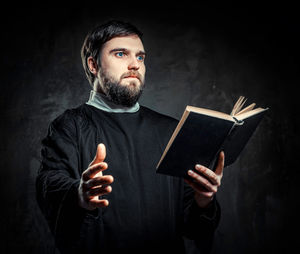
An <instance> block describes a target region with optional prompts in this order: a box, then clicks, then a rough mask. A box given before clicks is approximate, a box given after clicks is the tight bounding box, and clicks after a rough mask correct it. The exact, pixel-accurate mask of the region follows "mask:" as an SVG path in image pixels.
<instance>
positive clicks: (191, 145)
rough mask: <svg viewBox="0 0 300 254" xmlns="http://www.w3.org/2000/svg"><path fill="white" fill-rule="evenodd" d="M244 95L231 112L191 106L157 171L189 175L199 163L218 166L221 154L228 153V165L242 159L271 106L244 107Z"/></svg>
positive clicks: (252, 105)
mask: <svg viewBox="0 0 300 254" xmlns="http://www.w3.org/2000/svg"><path fill="white" fill-rule="evenodd" d="M244 103H245V99H244V97H240V98H239V100H238V101H237V103H236V104H235V106H234V108H233V110H232V112H231V114H230V115H229V114H225V113H222V112H217V111H213V110H208V109H203V108H196V107H191V106H187V107H186V110H185V111H184V113H183V115H182V118H181V120H180V121H179V123H178V125H177V127H176V129H175V131H174V133H173V135H172V137H171V139H170V141H169V143H168V145H167V147H166V149H165V151H164V153H163V155H162V157H161V159H160V161H159V163H158V165H157V173H161V174H166V175H171V176H177V177H187V176H188V175H187V171H188V170H189V169H192V170H194V167H195V165H196V164H201V165H204V166H206V167H208V168H210V169H214V167H215V163H216V161H217V158H218V155H219V153H220V152H221V151H224V153H225V165H224V166H225V167H226V166H229V165H231V164H232V163H234V162H235V160H236V159H237V158H238V156H239V155H240V153H241V152H242V150H243V148H244V147H245V146H246V144H247V142H248V141H249V139H250V137H251V136H252V135H253V133H254V131H255V129H256V127H257V126H258V124H259V123H260V121H261V120H262V118H263V116H264V114H265V112H266V110H267V109H263V108H257V109H254V110H253V108H254V105H255V104H251V105H249V106H248V107H247V108H245V109H243V110H242V106H243V105H244Z"/></svg>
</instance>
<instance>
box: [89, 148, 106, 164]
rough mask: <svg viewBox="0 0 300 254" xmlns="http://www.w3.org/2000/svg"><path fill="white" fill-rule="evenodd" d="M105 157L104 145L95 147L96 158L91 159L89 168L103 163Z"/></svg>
mask: <svg viewBox="0 0 300 254" xmlns="http://www.w3.org/2000/svg"><path fill="white" fill-rule="evenodd" d="M105 157H106V148H105V145H104V144H102V143H101V144H99V145H98V146H97V152H96V156H95V158H94V159H93V161H92V162H91V163H90V166H92V165H94V164H97V163H100V162H103V161H104V159H105Z"/></svg>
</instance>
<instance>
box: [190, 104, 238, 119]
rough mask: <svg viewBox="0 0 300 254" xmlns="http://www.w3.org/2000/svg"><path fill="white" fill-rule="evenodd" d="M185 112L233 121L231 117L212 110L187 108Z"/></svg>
mask: <svg viewBox="0 0 300 254" xmlns="http://www.w3.org/2000/svg"><path fill="white" fill-rule="evenodd" d="M186 110H188V111H191V112H196V113H200V114H203V115H207V116H213V117H217V118H221V119H225V120H229V121H234V120H233V119H232V116H230V115H228V114H226V113H223V112H219V111H216V110H212V109H207V108H197V107H193V106H187V107H186Z"/></svg>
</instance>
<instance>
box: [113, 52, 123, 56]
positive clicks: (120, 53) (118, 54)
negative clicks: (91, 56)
mask: <svg viewBox="0 0 300 254" xmlns="http://www.w3.org/2000/svg"><path fill="white" fill-rule="evenodd" d="M115 55H116V56H117V57H123V56H124V52H117V53H116V54H115Z"/></svg>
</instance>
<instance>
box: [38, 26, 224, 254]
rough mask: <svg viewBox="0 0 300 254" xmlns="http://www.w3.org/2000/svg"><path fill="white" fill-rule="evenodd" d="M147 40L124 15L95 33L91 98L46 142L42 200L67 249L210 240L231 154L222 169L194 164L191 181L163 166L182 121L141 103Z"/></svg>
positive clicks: (85, 52) (87, 53) (116, 249)
mask: <svg viewBox="0 0 300 254" xmlns="http://www.w3.org/2000/svg"><path fill="white" fill-rule="evenodd" d="M141 38H142V34H141V33H140V32H139V31H138V30H137V29H136V28H135V27H134V26H132V25H131V24H128V23H124V22H120V21H111V22H108V23H106V24H103V25H101V26H98V27H96V28H95V29H94V30H92V31H91V32H90V33H89V34H88V36H87V37H86V39H85V41H84V44H83V47H82V52H81V53H82V54H81V55H82V62H83V66H84V69H85V72H86V75H87V78H88V80H89V82H90V84H91V85H92V87H93V90H92V91H91V95H90V99H89V101H88V102H87V103H86V104H84V105H81V106H79V107H77V108H75V109H71V110H67V111H66V112H64V113H63V114H62V115H61V116H59V117H58V118H56V119H55V120H54V121H53V122H52V123H51V124H50V126H49V130H48V135H47V137H46V138H45V139H44V140H43V148H42V163H41V168H40V171H39V174H38V177H37V199H38V202H39V204H40V207H41V209H42V211H43V213H44V214H45V217H46V218H47V220H48V223H49V226H50V228H51V231H52V232H53V234H54V236H55V240H56V243H57V246H58V248H59V250H60V251H61V252H62V253H184V242H183V236H186V237H188V238H190V239H194V240H195V242H196V244H197V246H198V247H199V249H201V250H202V251H205V252H206V251H208V250H209V248H210V247H211V243H212V238H213V234H214V230H215V228H216V227H217V225H218V222H219V218H220V208H219V205H218V203H217V201H216V199H215V193H216V192H217V189H218V187H219V186H220V182H221V178H222V172H223V165H224V154H223V153H221V154H220V157H219V162H218V165H217V167H216V169H215V172H213V171H212V170H210V169H208V168H205V167H203V166H200V165H195V169H194V170H193V171H189V175H190V179H186V180H185V181H184V180H183V179H180V178H176V177H171V176H165V175H159V174H156V172H155V166H156V164H157V162H158V161H159V158H160V156H161V154H162V152H163V149H164V148H165V145H166V144H167V142H168V140H169V138H170V136H171V134H172V132H173V130H174V128H175V127H176V124H177V121H176V120H174V119H172V118H171V117H167V116H164V115H161V114H159V113H157V112H154V111H152V110H150V109H148V108H146V107H143V106H140V105H139V103H138V99H139V97H140V95H141V93H142V90H143V87H144V82H145V72H146V67H145V62H144V60H145V56H146V53H145V49H144V47H143V43H142V40H141ZM95 154H96V155H95ZM178 156H179V157H180V156H184V154H182V155H181V154H179V155H178Z"/></svg>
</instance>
